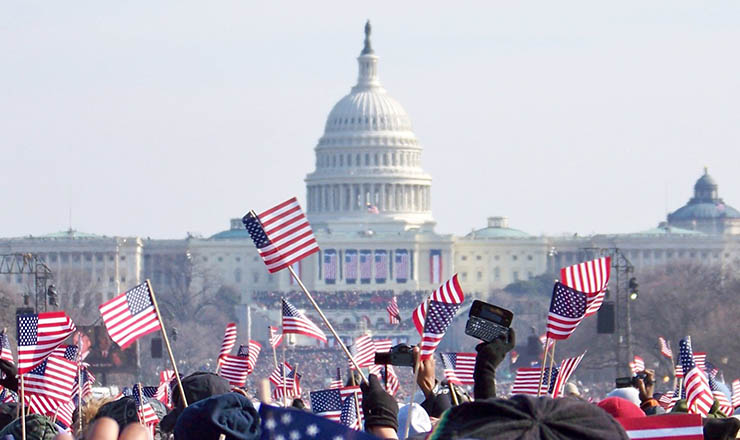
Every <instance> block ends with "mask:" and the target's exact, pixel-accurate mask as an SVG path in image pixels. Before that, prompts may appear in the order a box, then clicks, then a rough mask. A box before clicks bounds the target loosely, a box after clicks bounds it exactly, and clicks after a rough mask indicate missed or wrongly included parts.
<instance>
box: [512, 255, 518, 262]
mask: <svg viewBox="0 0 740 440" xmlns="http://www.w3.org/2000/svg"><path fill="white" fill-rule="evenodd" d="M511 259H512V260H514V261H516V260H518V259H519V257H518V256H516V255H512V256H511Z"/></svg>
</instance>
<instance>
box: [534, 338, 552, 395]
mask: <svg viewBox="0 0 740 440" xmlns="http://www.w3.org/2000/svg"><path fill="white" fill-rule="evenodd" d="M549 351H550V336H548V337H547V339H545V354H544V355H543V356H542V366H541V367H540V382H539V383H540V384H542V378H543V377H545V363H547V353H548V352H549ZM541 388H542V385H539V386H537V397H540V395H541V394H542V392H541V391H542V390H541Z"/></svg>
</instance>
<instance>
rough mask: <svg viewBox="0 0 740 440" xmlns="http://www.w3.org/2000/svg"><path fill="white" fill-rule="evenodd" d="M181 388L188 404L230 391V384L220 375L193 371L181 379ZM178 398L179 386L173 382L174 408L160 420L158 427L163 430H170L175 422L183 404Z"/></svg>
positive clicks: (183, 406) (183, 407)
mask: <svg viewBox="0 0 740 440" xmlns="http://www.w3.org/2000/svg"><path fill="white" fill-rule="evenodd" d="M182 388H183V390H185V398H186V399H188V405H192V404H193V403H195V402H197V401H199V400H203V399H206V398H208V397H211V396H216V395H218V394H224V393H228V392H231V385H229V382H228V381H227V380H226V379H224V378H223V377H221V376H218V375H216V374H213V373H207V372H197V373H193V374H191V375H189V376H187V377H184V378H183V379H182ZM181 400H182V399H181V398H180V386H179V385H178V384H177V382H175V386H174V387H172V402H173V403H174V405H175V408H174V409H173V410H172V411H171V412H170V413H169V414H167V415H166V416H165V417H164V418H163V419H162V421H161V422H160V429H161V430H162V431H164V432H170V431H172V430H173V429H174V428H175V422H176V421H177V417H178V416H179V415H180V413H181V412H182V410H183V409H185V405H183V404H182V401H181Z"/></svg>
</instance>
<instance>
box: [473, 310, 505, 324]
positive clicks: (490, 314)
mask: <svg viewBox="0 0 740 440" xmlns="http://www.w3.org/2000/svg"><path fill="white" fill-rule="evenodd" d="M479 316H480V317H481V318H483V319H487V320H489V321H493V322H495V323H496V324H499V325H504V326H505V325H506V324H505V322H504V317H503V316H501V315H499V314H498V313H496V312H495V311H494V310H492V309H489V308H488V307H481V309H480V315H479Z"/></svg>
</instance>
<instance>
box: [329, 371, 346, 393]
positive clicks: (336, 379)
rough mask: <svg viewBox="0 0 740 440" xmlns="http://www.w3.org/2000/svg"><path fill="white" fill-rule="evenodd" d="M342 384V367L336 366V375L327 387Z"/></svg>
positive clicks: (338, 386) (339, 386) (330, 387)
mask: <svg viewBox="0 0 740 440" xmlns="http://www.w3.org/2000/svg"><path fill="white" fill-rule="evenodd" d="M342 385H344V383H342V369H341V368H339V367H337V375H336V376H334V378H333V379H332V380H331V383H329V389H334V388H342Z"/></svg>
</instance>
